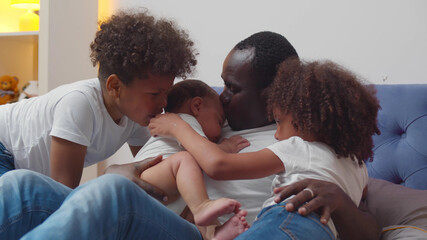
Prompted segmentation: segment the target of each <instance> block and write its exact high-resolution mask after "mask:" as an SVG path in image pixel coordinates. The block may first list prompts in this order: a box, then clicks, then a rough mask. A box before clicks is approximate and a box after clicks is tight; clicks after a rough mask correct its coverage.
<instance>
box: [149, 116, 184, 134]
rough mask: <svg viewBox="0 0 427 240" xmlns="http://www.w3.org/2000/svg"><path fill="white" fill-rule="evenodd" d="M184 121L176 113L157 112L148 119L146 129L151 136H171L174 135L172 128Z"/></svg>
mask: <svg viewBox="0 0 427 240" xmlns="http://www.w3.org/2000/svg"><path fill="white" fill-rule="evenodd" d="M182 122H184V120H182V119H181V118H180V117H179V116H178V115H177V114H174V113H165V114H159V115H157V116H156V117H155V118H152V119H151V120H150V124H148V129H149V130H150V134H151V135H152V136H155V137H156V136H171V137H175V135H174V130H175V129H176V127H177V126H178V125H179V124H181V123H182Z"/></svg>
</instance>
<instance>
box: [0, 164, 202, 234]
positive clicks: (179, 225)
mask: <svg viewBox="0 0 427 240" xmlns="http://www.w3.org/2000/svg"><path fill="white" fill-rule="evenodd" d="M0 193H2V194H0V208H1V209H3V211H0V221H1V222H0V239H17V238H19V237H21V236H22V235H24V234H25V236H24V237H23V238H22V239H73V240H75V239H202V237H201V235H200V232H199V231H198V229H197V228H196V226H195V225H193V224H191V223H189V222H187V221H186V220H184V219H182V218H181V217H179V216H178V215H176V214H175V213H173V212H172V211H170V210H169V209H167V208H166V207H165V206H163V205H162V204H161V203H160V202H158V201H157V200H155V199H154V198H152V197H150V196H149V195H148V194H146V193H145V192H144V191H143V190H141V189H140V188H139V187H138V186H137V185H136V184H134V183H133V182H131V181H129V180H128V179H127V178H124V177H122V176H120V175H115V174H107V175H103V176H101V177H98V178H96V179H94V180H92V181H90V182H87V183H86V184H83V185H82V186H80V187H78V188H76V189H75V190H72V189H70V188H68V187H66V186H64V185H62V184H60V183H58V182H55V181H54V180H52V179H51V178H49V177H46V176H44V175H42V174H39V173H35V172H31V171H28V170H15V171H11V172H9V173H6V174H5V175H3V176H2V177H1V178H0ZM3 193H8V194H3Z"/></svg>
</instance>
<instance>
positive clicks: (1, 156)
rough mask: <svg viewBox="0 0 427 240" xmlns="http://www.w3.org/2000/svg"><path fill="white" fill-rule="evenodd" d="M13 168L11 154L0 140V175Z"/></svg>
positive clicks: (13, 163)
mask: <svg viewBox="0 0 427 240" xmlns="http://www.w3.org/2000/svg"><path fill="white" fill-rule="evenodd" d="M13 169H15V162H14V160H13V155H12V154H11V153H10V152H9V151H8V150H7V149H6V148H5V147H4V146H3V144H2V143H1V142H0V176H2V175H3V174H5V173H6V172H8V171H10V170H13Z"/></svg>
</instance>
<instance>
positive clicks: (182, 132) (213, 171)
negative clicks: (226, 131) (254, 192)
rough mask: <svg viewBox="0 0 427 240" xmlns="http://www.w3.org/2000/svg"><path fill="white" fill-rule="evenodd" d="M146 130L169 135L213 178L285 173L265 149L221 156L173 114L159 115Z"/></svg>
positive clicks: (238, 177) (264, 175)
mask: <svg viewBox="0 0 427 240" xmlns="http://www.w3.org/2000/svg"><path fill="white" fill-rule="evenodd" d="M149 129H150V132H151V134H152V135H154V136H156V135H162V136H172V137H175V138H176V139H178V141H179V142H180V143H181V144H182V145H183V146H184V148H185V149H186V150H187V151H188V152H190V153H191V154H192V155H193V156H194V158H195V159H196V160H197V162H198V163H199V165H200V167H201V168H202V169H203V171H205V172H206V174H208V175H209V176H210V177H211V178H214V179H218V180H231V179H253V178H261V177H266V176H270V175H272V174H275V173H278V172H281V171H283V170H285V169H284V166H283V163H282V161H281V160H280V159H279V158H278V157H277V156H276V155H275V154H274V153H273V152H272V151H270V150H269V149H262V150H260V151H257V152H251V153H241V154H231V153H225V152H224V151H222V150H221V149H220V148H219V147H218V146H217V145H216V144H214V143H212V142H210V141H209V140H208V139H206V138H204V137H202V136H200V135H199V134H198V133H197V132H196V131H194V129H192V128H191V127H190V125H188V124H187V123H186V122H185V121H183V120H182V119H181V118H180V117H179V116H178V115H176V114H170V113H169V114H161V115H159V116H157V117H156V118H154V119H151V121H150V124H149ZM261 159H262V160H261Z"/></svg>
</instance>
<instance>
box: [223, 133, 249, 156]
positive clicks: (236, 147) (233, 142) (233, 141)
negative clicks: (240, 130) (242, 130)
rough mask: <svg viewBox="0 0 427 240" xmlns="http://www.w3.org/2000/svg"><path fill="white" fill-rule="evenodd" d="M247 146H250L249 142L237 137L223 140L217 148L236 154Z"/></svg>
mask: <svg viewBox="0 0 427 240" xmlns="http://www.w3.org/2000/svg"><path fill="white" fill-rule="evenodd" d="M249 145H251V144H250V143H249V141H248V140H246V138H243V137H241V136H239V135H235V136H232V137H230V138H224V139H223V140H222V141H221V142H220V143H218V147H219V148H221V150H222V151H224V152H227V153H238V152H240V150H242V149H243V148H245V147H247V146H249Z"/></svg>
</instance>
